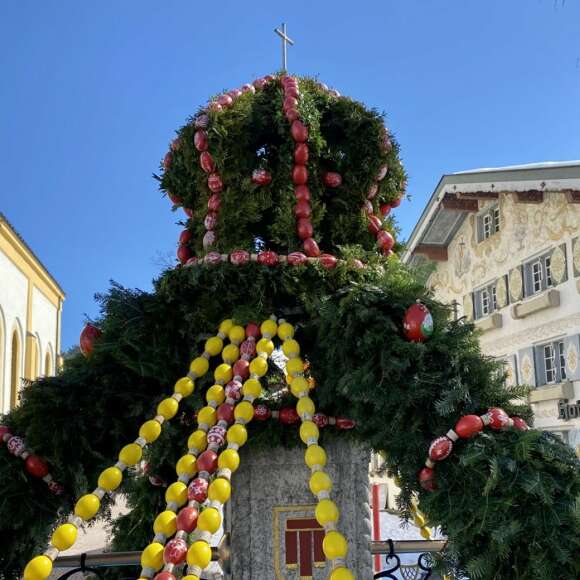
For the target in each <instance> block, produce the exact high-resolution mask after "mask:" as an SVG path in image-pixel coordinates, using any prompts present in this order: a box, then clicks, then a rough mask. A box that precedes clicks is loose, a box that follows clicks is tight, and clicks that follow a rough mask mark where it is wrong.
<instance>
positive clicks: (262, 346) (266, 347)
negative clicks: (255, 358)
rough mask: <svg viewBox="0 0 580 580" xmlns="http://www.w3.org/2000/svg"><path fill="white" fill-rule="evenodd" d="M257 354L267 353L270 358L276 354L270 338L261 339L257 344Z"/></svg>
mask: <svg viewBox="0 0 580 580" xmlns="http://www.w3.org/2000/svg"><path fill="white" fill-rule="evenodd" d="M256 352H258V353H260V352H265V353H266V354H267V355H268V356H270V355H271V354H272V353H273V352H274V343H273V342H272V341H271V340H270V339H269V338H261V339H260V340H259V341H258V343H257V344H256Z"/></svg>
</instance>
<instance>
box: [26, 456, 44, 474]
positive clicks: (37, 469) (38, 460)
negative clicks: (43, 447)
mask: <svg viewBox="0 0 580 580" xmlns="http://www.w3.org/2000/svg"><path fill="white" fill-rule="evenodd" d="M24 467H25V468H26V471H28V473H30V475H32V476H33V477H37V478H38V479H42V478H43V477H46V476H47V475H48V463H47V462H46V461H45V460H44V459H42V457H38V455H29V456H28V457H27V458H26V461H25V462H24Z"/></svg>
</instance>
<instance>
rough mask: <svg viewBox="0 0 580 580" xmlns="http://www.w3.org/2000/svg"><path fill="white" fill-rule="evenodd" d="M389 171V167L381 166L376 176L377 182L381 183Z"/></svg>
mask: <svg viewBox="0 0 580 580" xmlns="http://www.w3.org/2000/svg"><path fill="white" fill-rule="evenodd" d="M388 170H389V166H388V165H383V166H382V167H381V168H380V169H379V172H378V174H377V181H382V180H383V179H384V178H385V176H386V175H387V171H388Z"/></svg>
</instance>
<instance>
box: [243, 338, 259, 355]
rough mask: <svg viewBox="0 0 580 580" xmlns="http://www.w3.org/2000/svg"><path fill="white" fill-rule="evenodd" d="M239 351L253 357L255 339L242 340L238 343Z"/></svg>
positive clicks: (254, 353)
mask: <svg viewBox="0 0 580 580" xmlns="http://www.w3.org/2000/svg"><path fill="white" fill-rule="evenodd" d="M240 353H241V354H243V355H246V356H250V357H253V356H255V355H256V341H255V340H244V342H242V344H241V345H240Z"/></svg>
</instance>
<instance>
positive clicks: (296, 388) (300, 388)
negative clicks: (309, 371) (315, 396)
mask: <svg viewBox="0 0 580 580" xmlns="http://www.w3.org/2000/svg"><path fill="white" fill-rule="evenodd" d="M309 390H310V386H309V385H308V381H307V380H306V379H305V378H304V377H296V378H293V379H291V380H290V391H291V392H292V394H293V395H294V396H295V397H300V394H301V393H308V391H309Z"/></svg>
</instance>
